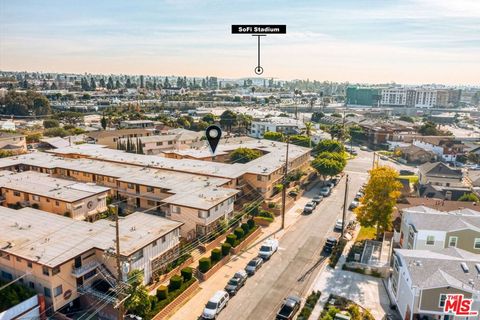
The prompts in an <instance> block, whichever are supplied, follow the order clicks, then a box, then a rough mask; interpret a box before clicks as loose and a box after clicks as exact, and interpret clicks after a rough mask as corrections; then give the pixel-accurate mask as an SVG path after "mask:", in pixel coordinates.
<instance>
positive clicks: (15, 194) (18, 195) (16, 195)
mask: <svg viewBox="0 0 480 320" xmlns="http://www.w3.org/2000/svg"><path fill="white" fill-rule="evenodd" d="M13 195H14V196H15V197H20V195H21V194H20V192H18V191H13Z"/></svg>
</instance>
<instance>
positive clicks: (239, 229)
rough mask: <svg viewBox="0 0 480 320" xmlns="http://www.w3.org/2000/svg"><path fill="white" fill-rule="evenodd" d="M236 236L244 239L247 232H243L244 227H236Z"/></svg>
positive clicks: (238, 238)
mask: <svg viewBox="0 0 480 320" xmlns="http://www.w3.org/2000/svg"><path fill="white" fill-rule="evenodd" d="M233 232H234V233H235V236H236V237H237V241H242V239H243V236H244V235H245V232H243V229H242V228H236V229H235V230H234V231H233Z"/></svg>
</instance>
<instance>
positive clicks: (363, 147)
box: [360, 146, 368, 151]
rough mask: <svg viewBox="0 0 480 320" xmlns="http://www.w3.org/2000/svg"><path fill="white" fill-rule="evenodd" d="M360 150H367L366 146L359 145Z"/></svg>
mask: <svg viewBox="0 0 480 320" xmlns="http://www.w3.org/2000/svg"><path fill="white" fill-rule="evenodd" d="M360 150H362V151H368V147H366V146H361V147H360Z"/></svg>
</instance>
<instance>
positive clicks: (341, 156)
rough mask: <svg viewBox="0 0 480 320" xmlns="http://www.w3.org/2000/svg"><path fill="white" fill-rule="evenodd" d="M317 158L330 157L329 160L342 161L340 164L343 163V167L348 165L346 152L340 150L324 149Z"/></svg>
mask: <svg viewBox="0 0 480 320" xmlns="http://www.w3.org/2000/svg"><path fill="white" fill-rule="evenodd" d="M317 158H321V159H329V160H333V161H337V162H340V164H341V165H342V167H343V168H345V166H346V165H347V159H346V158H345V154H343V153H340V152H328V151H324V152H322V153H319V154H318V155H317ZM342 170H343V169H342Z"/></svg>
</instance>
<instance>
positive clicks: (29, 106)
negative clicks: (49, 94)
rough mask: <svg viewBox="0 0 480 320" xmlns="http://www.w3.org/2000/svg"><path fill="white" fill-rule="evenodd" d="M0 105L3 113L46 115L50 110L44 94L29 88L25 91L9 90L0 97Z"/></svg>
mask: <svg viewBox="0 0 480 320" xmlns="http://www.w3.org/2000/svg"><path fill="white" fill-rule="evenodd" d="M0 105H3V106H4V108H3V114H7V115H16V116H28V115H48V114H50V113H51V111H52V110H51V108H50V102H49V101H48V99H47V98H46V97H45V96H43V95H41V94H39V93H37V92H34V91H30V90H29V91H27V92H26V93H23V92H16V91H15V90H9V91H8V92H7V93H6V94H5V96H4V97H3V98H0Z"/></svg>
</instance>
